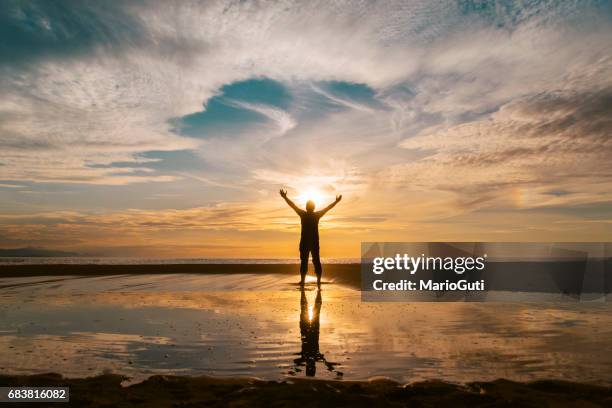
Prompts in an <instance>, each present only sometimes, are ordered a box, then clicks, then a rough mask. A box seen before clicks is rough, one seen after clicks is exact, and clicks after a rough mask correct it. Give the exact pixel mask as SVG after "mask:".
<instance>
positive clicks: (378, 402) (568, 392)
mask: <svg viewBox="0 0 612 408" xmlns="http://www.w3.org/2000/svg"><path fill="white" fill-rule="evenodd" d="M124 379H125V378H124V377H122V376H118V375H102V376H98V377H90V378H80V379H76V378H71V379H66V378H63V377H62V376H60V375H59V374H41V375H32V376H0V384H2V385H3V386H9V387H10V386H64V387H65V386H68V387H70V400H71V401H70V402H71V403H70V405H72V406H89V407H109V406H113V407H132V406H149V407H169V406H207V407H208V406H265V407H270V406H288V407H306V406H307V407H310V406H351V407H357V406H359V407H361V406H363V407H379V406H418V407H437V406H449V407H450V406H452V407H493V406H495V407H497V406H513V407H517V406H520V407H541V406H548V407H582V406H584V407H587V406H588V407H593V406H601V407H603V406H611V404H612V388H610V387H599V386H593V385H584V384H576V383H571V382H564V381H537V382H531V383H519V382H512V381H507V380H497V381H492V382H474V383H469V384H465V385H456V384H450V383H445V382H440V381H425V382H417V383H412V384H408V385H402V384H398V383H396V382H393V381H390V380H387V379H379V380H372V381H361V382H357V381H323V380H308V379H291V381H282V382H276V381H262V380H257V379H249V378H230V379H223V378H213V377H206V376H203V377H178V376H153V377H150V378H149V379H147V380H146V381H143V382H142V383H138V384H134V385H131V386H128V387H122V386H121V382H122V381H123V380H124ZM62 406H66V404H63V405H62Z"/></svg>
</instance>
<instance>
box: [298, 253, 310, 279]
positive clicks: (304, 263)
mask: <svg viewBox="0 0 612 408" xmlns="http://www.w3.org/2000/svg"><path fill="white" fill-rule="evenodd" d="M308 252H309V251H308V250H307V249H304V248H300V277H301V278H300V285H302V286H304V281H305V280H306V271H308Z"/></svg>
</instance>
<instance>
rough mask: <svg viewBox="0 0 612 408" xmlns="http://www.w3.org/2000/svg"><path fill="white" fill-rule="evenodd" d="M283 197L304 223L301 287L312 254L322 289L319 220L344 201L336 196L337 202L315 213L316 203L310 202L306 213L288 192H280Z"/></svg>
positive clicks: (301, 249)
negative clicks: (289, 196)
mask: <svg viewBox="0 0 612 408" xmlns="http://www.w3.org/2000/svg"><path fill="white" fill-rule="evenodd" d="M280 195H281V197H283V198H284V199H285V201H286V202H287V204H289V207H291V208H293V210H294V211H295V212H296V213H297V215H299V216H300V219H301V222H302V234H301V238H300V261H301V262H300V275H301V279H300V285H302V286H303V285H304V279H305V278H306V271H307V270H308V255H309V254H310V253H312V264H313V265H314V268H315V273H316V274H317V286H318V287H319V288H320V287H321V273H322V272H323V269H322V268H321V259H320V257H319V219H321V217H323V216H324V215H325V213H326V212H328V211H329V210H331V209H332V208H334V206H335V205H336V204H338V203H339V202H340V200H341V199H342V196H341V195H338V196H336V201H334V202H333V203H331V204H330V205H328V206H327V207H325V208H324V209H322V210H320V211H315V210H314V209H315V203H314V202H313V201H312V200H309V201H308V202H307V203H306V211H304V210H302V209H301V208H299V207H298V206H297V205H295V203H294V202H293V201H291V200H290V199H289V198H287V190H281V191H280Z"/></svg>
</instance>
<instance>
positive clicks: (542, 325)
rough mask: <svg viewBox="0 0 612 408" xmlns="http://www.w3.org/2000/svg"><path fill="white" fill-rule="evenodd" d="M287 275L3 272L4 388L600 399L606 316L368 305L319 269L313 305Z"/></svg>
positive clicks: (345, 281)
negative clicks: (320, 282) (43, 386)
mask: <svg viewBox="0 0 612 408" xmlns="http://www.w3.org/2000/svg"><path fill="white" fill-rule="evenodd" d="M297 268H298V265H296V264H227V263H217V264H210V263H209V264H165V265H155V264H150V265H109V264H97V265H96V264H86V265H84V264H71V265H65V264H45V265H40V264H39V265H35V264H22V265H14V264H12V265H2V266H0V271H1V273H0V290H1V292H0V314H1V315H2V316H3V319H2V322H1V323H0V343H1V345H2V346H1V347H0V350H1V351H0V374H2V375H3V377H2V378H1V380H0V382H2V384H21V385H24V384H45V381H51V382H53V383H54V384H55V383H57V384H60V383H61V384H70V386H71V387H72V388H71V389H72V390H73V391H71V393H72V394H71V395H73V396H74V395H80V397H79V398H85V397H84V394H83V393H80V392H79V391H78V390H88V389H94V388H96V387H100V386H102V387H103V388H108V389H114V388H117V387H119V388H118V389H120V390H121V391H120V392H118V393H114V394H113V397H112V398H116V399H115V400H112V401H111V400H109V399H108V398H110V397H109V395H108V393H103V395H100V396H96V395H94V394H95V393H93V394H92V393H91V392H90V391H87V395H88V396H87V397H86V398H89V400H88V401H89V402H91V403H92V404H94V406H96V404H98V405H99V406H100V405H104V404H113V405H116V404H118V405H119V406H120V405H121V404H127V405H126V406H129V404H130V401H135V400H139V399H144V400H147V398H149V397H147V395H150V394H146V391H145V390H147V389H150V390H151V392H153V391H154V394H155V395H156V397H155V398H153V397H150V398H152V400H151V401H153V400H155V401H156V402H158V403H159V404H160V405H163V402H162V401H164V400H165V399H168V398H170V396H171V395H175V396H176V395H178V394H180V393H178V391H177V392H176V393H172V392H171V390H175V389H183V390H193V389H194V388H195V389H197V390H198V391H197V392H193V391H189V392H187V391H185V392H186V394H184V398H185V402H186V403H187V402H193V403H195V402H198V401H199V402H203V401H206V402H207V403H214V401H217V402H219V401H220V400H219V398H222V397H220V395H226V396H227V395H232V398H237V401H246V402H245V403H247V402H248V403H249V404H251V403H257V402H258V401H259V403H262V402H261V401H263V399H262V398H265V395H267V393H273V392H274V393H279V395H283V393H286V394H287V398H290V397H292V398H295V401H294V403H295V404H296V405H300V401H302V402H303V401H304V400H306V399H308V398H310V397H307V395H310V394H312V390H313V389H317V390H318V391H317V393H316V395H317V396H318V397H317V398H319V397H320V398H328V395H327V394H329V395H342V396H343V397H342V398H343V401H347V402H348V401H354V402H355V403H356V404H362V405H363V404H369V403H368V401H372V400H376V401H383V400H384V401H385V404H386V403H389V404H392V403H398V404H403V403H405V402H406V401H408V400H410V401H412V400H414V401H419V403H422V404H425V405H427V404H430V403H432V404H433V403H434V401H438V402H441V401H443V400H442V399H440V398H451V399H450V400H448V403H451V402H452V403H453V404H455V403H458V402H459V401H472V402H474V403H478V404H480V403H482V404H483V405H486V404H488V403H492V402H495V401H507V400H508V399H509V398H510V399H512V398H519V397H521V396H525V395H529V396H531V397H533V398H536V399H537V398H544V399H550V400H551V401H553V400H554V398H557V397H559V395H565V397H563V398H561V399H559V400H558V402H559V403H565V402H567V401H568V398H569V400H572V398H576V401H578V400H580V398H582V397H581V395H583V394H582V393H583V392H586V391H584V390H587V389H588V390H591V391H589V393H592V392H595V393H596V395H600V396H601V398H602V399H600V400H598V401H604V400H605V399H606V398H608V400H609V398H610V389H609V387H610V385H611V384H612V368H611V367H612V354H611V353H610V352H609V351H610V350H609V345H610V344H612V329H611V328H612V324H611V323H612V315H611V314H610V307H609V306H608V303H605V302H603V303H545V302H541V303H477V302H450V303H430V302H383V303H378V302H362V301H361V296H360V293H361V292H360V291H359V265H358V264H329V265H325V272H324V276H323V285H322V290H321V291H320V292H318V291H317V290H316V286H315V285H314V278H313V277H312V276H309V279H308V281H307V284H306V287H305V289H304V290H300V288H299V286H298V285H297V284H296V283H297V278H298V276H297ZM310 322H316V326H315V325H311V326H309V324H310ZM309 327H310V329H309ZM314 329H316V331H314V332H313V330H314ZM304 330H310V331H308V332H305V331H304ZM313 336H314V337H313ZM306 337H307V338H308V339H309V340H308V341H305V340H304V339H305V338H306ZM313 343H316V344H313ZM46 373H56V374H54V375H47V374H46ZM41 375H42V376H41ZM60 376H62V377H60ZM203 376H204V377H203ZM499 379H503V381H501V382H500V381H497V380H499ZM476 383H478V384H481V385H474V384H476ZM160 384H162V385H163V386H162V387H161V389H160ZM470 384H471V385H470ZM580 384H582V385H580ZM406 385H408V387H406ZM355 387H358V389H359V390H361V391H360V393H357V394H355V393H354V390H355ZM589 387H594V388H589ZM483 389H486V390H488V391H486V392H485V393H484V394H483V391H482V390H483ZM206 390H208V391H206ZM239 390H243V391H239ZM309 390H310V391H309ZM407 390H409V391H407ZM432 390H437V391H435V392H433V391H432ZM592 390H595V391H592ZM83 392H85V391H83ZM75 393H76V394H75ZM160 393H161V394H160ZM168 393H169V394H168ZM432 393H433V394H435V395H433V396H432ZM568 393H569V394H568ZM597 393H599V394H597ZM302 394H303V396H302ZM483 395H485V396H483ZM513 395H514V397H513ZM555 395H556V397H555ZM349 396H350V398H349ZM345 397H346V398H345ZM566 397H567V398H566ZM75 398H76V397H75ZM181 398H183V397H181ZM381 398H382V400H381ZM394 398H395V399H394ZM453 398H454V399H453ZM521 398H522V397H521ZM551 398H552V399H551ZM311 401H313V403H314V402H315V401H317V400H316V398H315V399H314V400H311ZM287 404H288V405H291V402H287ZM455 405H456V404H455Z"/></svg>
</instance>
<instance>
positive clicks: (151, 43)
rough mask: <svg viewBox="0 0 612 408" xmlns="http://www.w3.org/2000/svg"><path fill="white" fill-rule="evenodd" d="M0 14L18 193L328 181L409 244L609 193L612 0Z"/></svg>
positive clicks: (11, 179)
mask: <svg viewBox="0 0 612 408" xmlns="http://www.w3.org/2000/svg"><path fill="white" fill-rule="evenodd" d="M0 7H1V8H0V23H2V24H0V27H2V28H0V34H1V33H6V34H7V35H6V36H5V37H6V38H8V39H9V40H8V41H7V42H5V43H4V44H3V45H2V46H0V60H1V61H2V63H1V64H0V69H1V71H2V77H1V79H0V92H1V93H2V95H3V97H2V99H1V100H0V150H1V151H2V155H1V156H0V181H2V183H3V184H8V185H14V184H27V185H28V186H29V185H30V183H29V182H34V185H36V184H37V183H38V184H41V183H42V184H44V183H71V184H83V185H89V186H90V188H91V189H98V188H101V187H102V186H103V185H110V186H118V185H125V184H132V183H137V182H149V184H147V188H148V189H149V190H150V192H151V194H156V193H167V192H168V191H166V190H163V189H164V188H165V187H163V186H164V185H168V184H171V185H172V184H177V185H178V183H168V182H180V183H181V184H180V186H181V188H184V189H187V190H190V189H201V188H202V187H203V186H204V188H205V189H208V190H211V191H212V190H214V191H215V195H214V200H213V198H209V199H208V200H209V201H208V202H207V203H205V204H210V205H213V206H214V205H215V203H218V202H219V201H224V202H233V201H236V202H250V201H252V200H264V201H265V203H266V204H269V203H271V202H272V201H271V199H270V197H269V194H270V192H272V194H275V192H276V190H277V189H278V188H279V187H280V186H281V185H285V186H287V187H289V188H290V189H291V190H293V191H295V192H298V191H299V190H300V189H303V188H306V187H308V186H309V185H317V186H318V187H320V188H321V189H322V190H324V191H325V192H326V193H327V194H329V195H330V196H332V195H333V194H334V193H335V192H336V191H343V192H346V193H348V195H347V196H346V197H347V198H351V199H352V200H354V201H352V202H353V205H354V206H355V207H354V208H352V209H351V210H350V214H346V217H349V218H351V219H355V220H357V219H362V220H364V219H366V218H364V217H368V215H367V214H381V217H383V218H384V219H385V222H383V223H382V224H385V225H393V223H395V225H396V230H398V231H399V230H401V229H402V228H408V227H413V226H414V224H413V223H414V222H416V221H417V220H418V219H421V220H423V219H424V220H435V219H439V218H440V217H446V216H449V217H453V216H455V217H460V216H462V215H464V214H465V213H466V212H470V211H479V210H485V209H497V210H501V209H507V208H513V209H517V208H520V209H525V208H535V207H541V206H555V205H582V204H586V203H592V202H605V201H606V200H609V199H610V197H609V193H608V191H609V190H610V189H609V185H610V180H609V176H608V175H609V174H610V170H611V169H610V167H609V165H608V164H607V163H608V162H609V160H608V156H609V155H610V145H609V134H610V119H609V114H608V112H610V94H611V92H610V90H611V89H612V84H611V83H610V78H612V75H611V74H612V64H611V58H612V46H611V45H610V41H609V38H610V33H611V32H612V28H611V27H612V26H611V21H610V20H611V19H610V15H611V14H610V13H609V12H610V6H609V4H604V3H601V2H596V1H594V2H590V1H584V2H572V1H568V2H540V3H533V4H532V3H530V4H519V3H512V2H508V3H503V4H500V3H499V2H459V3H457V2H454V1H453V2H451V1H415V2H409V3H406V2H404V1H397V2H395V1H385V2H365V3H359V2H344V1H337V2H329V1H320V2H319V1H313V2H306V3H305V2H297V1H296V2H293V1H287V2H256V3H253V2H232V1H206V2H198V1H185V2H177V3H175V2H167V1H136V2H129V1H128V2H114V3H112V4H97V3H91V2H83V3H79V4H74V3H73V2H62V1H57V2H53V3H52V4H50V3H49V2H36V1H33V2H28V3H23V2H5V3H3V5H2V6H0ZM9 34H10V35H9ZM279 136H282V137H279ZM190 183H192V184H190ZM9 189H10V188H5V189H3V192H2V193H3V194H8V193H6V192H5V190H9ZM11 190H12V189H11ZM208 190H207V191H208ZM96 191H101V190H96ZM561 191H563V192H571V194H569V193H568V194H556V193H551V192H561ZM87 192H88V190H87V189H84V190H83V193H82V194H87ZM172 193H175V191H172ZM73 196H74V195H73ZM108 196H109V197H110V196H111V195H108ZM211 197H212V196H211ZM381 197H384V199H381ZM105 200H108V201H104V202H101V203H100V206H104V205H105V204H107V203H108V202H110V200H111V198H105ZM149 201H151V200H149ZM213 201H214V202H213ZM78 202H79V197H78V194H76V197H71V198H70V199H66V201H65V202H64V206H65V207H66V208H74V206H77V204H78ZM406 203H410V209H406V208H405V207H406V206H407V204H406ZM148 205H150V203H147V204H145V203H143V202H142V201H138V200H135V202H134V205H133V206H134V207H138V206H142V207H146V208H148ZM177 205H178V204H177ZM259 208H263V207H259ZM143 211H144V210H143ZM86 212H87V211H86ZM126 213H127V212H126ZM210 214H211V217H212V218H211V219H210V220H209V219H208V218H206V217H204V218H202V217H203V216H202V215H201V214H200V215H198V216H197V217H195V218H196V219H197V220H198V222H202V223H205V224H206V225H209V226H211V225H215V223H216V222H217V220H220V219H221V218H222V217H230V219H231V217H232V215H231V214H227V213H225V212H220V211H217V212H215V211H212V212H211V213H210ZM143 217H144V218H147V217H146V216H145V215H143ZM215 217H217V218H215ZM88 219H89V218H88V217H86V218H83V219H82V222H83V223H87V222H88V221H87V220H88ZM347 219H348V218H347ZM99 221H100V222H101V223H104V220H103V219H100V220H99ZM170 222H176V223H177V225H182V226H183V227H184V228H186V229H189V228H190V226H189V225H187V224H185V223H184V221H182V220H181V219H177V220H171V221H170ZM111 224H112V223H111ZM377 224H381V223H377ZM236 225H238V224H236ZM279 225H282V222H281V224H279ZM338 225H340V224H338ZM370 226H371V225H368V226H364V227H363V228H369V227H370ZM71 228H72V227H71ZM143 228H144V226H143ZM241 228H245V230H248V228H247V227H246V226H243V227H241ZM377 228H378V230H382V229H384V228H386V227H383V226H380V225H377ZM145 229H146V228H145ZM501 229H502V228H501V227H500V230H501ZM73 238H74V239H77V235H74V236H73Z"/></svg>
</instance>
